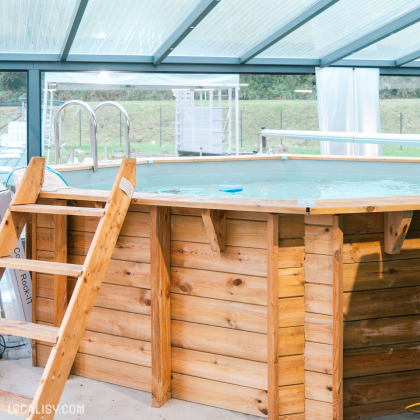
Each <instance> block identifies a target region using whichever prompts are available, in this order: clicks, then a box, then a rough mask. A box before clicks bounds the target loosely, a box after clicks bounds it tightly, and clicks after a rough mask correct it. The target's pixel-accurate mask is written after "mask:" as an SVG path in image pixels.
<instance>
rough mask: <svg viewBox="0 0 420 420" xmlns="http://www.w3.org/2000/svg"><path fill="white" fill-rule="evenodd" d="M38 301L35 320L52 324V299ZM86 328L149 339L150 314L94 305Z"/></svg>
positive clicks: (138, 338)
mask: <svg viewBox="0 0 420 420" xmlns="http://www.w3.org/2000/svg"><path fill="white" fill-rule="evenodd" d="M38 302H39V304H38V308H37V314H36V316H37V322H40V321H41V322H46V323H49V324H52V323H53V322H54V318H53V301H52V300H51V299H44V298H38ZM87 329H88V330H89V331H96V332H100V333H104V334H111V335H115V336H119V337H127V338H133V339H135V340H141V341H151V326H150V316H148V315H140V314H135V313H131V312H124V311H116V310H112V309H104V308H97V307H95V308H93V310H92V315H91V317H90V318H89V322H88V324H87Z"/></svg>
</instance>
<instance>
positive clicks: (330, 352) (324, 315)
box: [305, 215, 343, 420]
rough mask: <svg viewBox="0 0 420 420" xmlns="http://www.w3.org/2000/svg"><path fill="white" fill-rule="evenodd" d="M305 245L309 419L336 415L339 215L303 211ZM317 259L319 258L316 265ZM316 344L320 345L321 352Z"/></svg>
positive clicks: (339, 397)
mask: <svg viewBox="0 0 420 420" xmlns="http://www.w3.org/2000/svg"><path fill="white" fill-rule="evenodd" d="M305 248H306V257H305V280H306V285H305V413H306V416H307V418H311V419H312V418H313V419H325V420H329V419H331V420H341V419H342V418H343V228H342V216H322V215H320V216H315V215H313V216H306V217H305ZM317 260H319V261H322V263H321V262H320V263H319V264H315V262H316V261H317ZM321 324H322V326H323V328H322V329H321V330H322V334H321V333H320V326H321ZM315 347H316V348H322V351H323V355H322V357H320V355H319V353H318V352H316V351H314V348H315Z"/></svg>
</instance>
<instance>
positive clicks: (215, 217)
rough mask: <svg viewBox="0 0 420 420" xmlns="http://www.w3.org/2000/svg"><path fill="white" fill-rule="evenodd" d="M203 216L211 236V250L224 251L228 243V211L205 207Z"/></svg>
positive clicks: (208, 233)
mask: <svg viewBox="0 0 420 420" xmlns="http://www.w3.org/2000/svg"><path fill="white" fill-rule="evenodd" d="M201 217H202V218H203V223H204V227H205V228H206V232H207V236H208V237H209V241H210V247H211V250H212V251H214V252H223V251H224V250H225V243H226V212H225V211H223V210H209V209H205V210H202V211H201Z"/></svg>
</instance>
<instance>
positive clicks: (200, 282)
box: [171, 267, 305, 305]
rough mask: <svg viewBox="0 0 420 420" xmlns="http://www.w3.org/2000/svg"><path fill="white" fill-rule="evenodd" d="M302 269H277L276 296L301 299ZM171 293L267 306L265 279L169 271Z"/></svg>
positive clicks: (227, 273) (221, 273)
mask: <svg viewBox="0 0 420 420" xmlns="http://www.w3.org/2000/svg"><path fill="white" fill-rule="evenodd" d="M304 282H305V276H304V273H303V269H302V268H301V267H296V268H284V269H279V296H280V297H281V298H286V297H295V296H303V293H304V286H303V285H304ZM171 291H172V292H173V293H182V294H185V295H191V296H202V297H210V298H213V299H222V300H227V301H233V302H243V303H252V304H257V305H266V298H265V296H266V291H267V280H266V277H265V276H264V277H259V276H250V275H244V274H232V273H229V272H226V273H223V272H219V271H209V270H199V269H191V268H182V267H172V270H171Z"/></svg>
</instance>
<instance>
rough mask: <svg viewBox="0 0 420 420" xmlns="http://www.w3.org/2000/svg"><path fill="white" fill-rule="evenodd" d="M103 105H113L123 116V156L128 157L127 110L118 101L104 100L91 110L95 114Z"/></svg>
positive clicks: (128, 126) (128, 121)
mask: <svg viewBox="0 0 420 420" xmlns="http://www.w3.org/2000/svg"><path fill="white" fill-rule="evenodd" d="M105 106H113V107H115V108H117V109H119V111H120V113H121V114H122V116H123V117H124V121H125V157H126V158H129V157H130V118H129V117H128V114H127V111H126V110H125V108H124V107H123V106H122V105H120V104H119V103H118V102H114V101H105V102H102V103H100V104H99V105H98V106H97V107H96V108H95V109H94V110H93V112H94V113H95V115H96V113H97V111H99V110H100V109H101V108H104V107H105Z"/></svg>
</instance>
